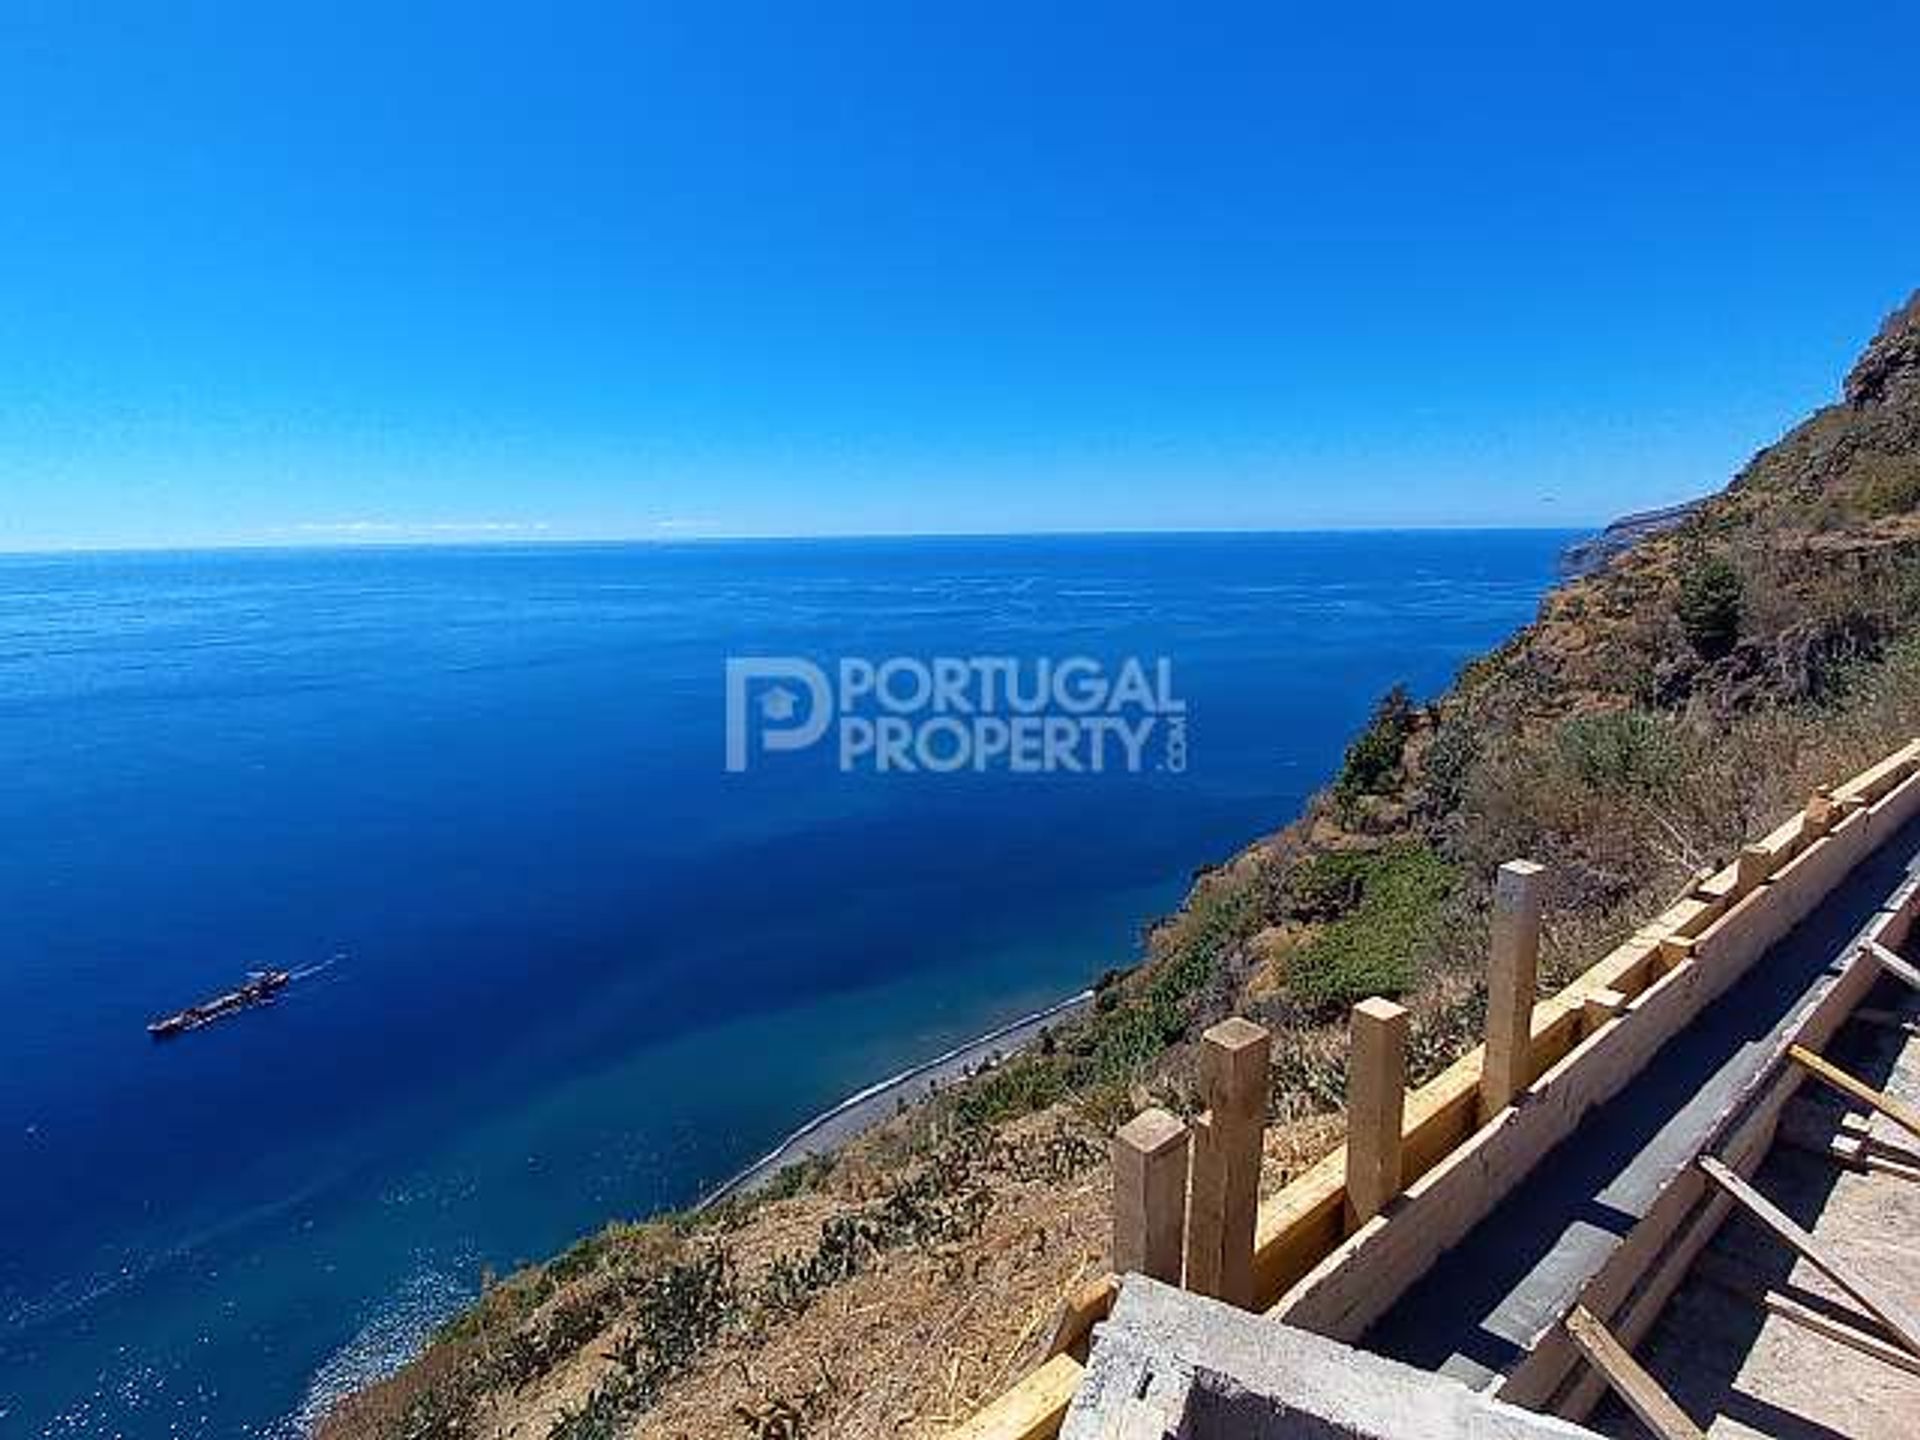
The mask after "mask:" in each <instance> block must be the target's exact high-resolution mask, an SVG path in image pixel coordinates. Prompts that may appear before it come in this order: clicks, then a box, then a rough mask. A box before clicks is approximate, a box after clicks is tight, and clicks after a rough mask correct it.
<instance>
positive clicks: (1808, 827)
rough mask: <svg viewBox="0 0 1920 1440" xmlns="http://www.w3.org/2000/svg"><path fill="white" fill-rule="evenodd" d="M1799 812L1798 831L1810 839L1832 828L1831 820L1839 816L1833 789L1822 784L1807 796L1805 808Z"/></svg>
mask: <svg viewBox="0 0 1920 1440" xmlns="http://www.w3.org/2000/svg"><path fill="white" fill-rule="evenodd" d="M1800 813H1801V819H1800V833H1801V834H1802V835H1805V836H1806V837H1807V838H1808V839H1809V840H1812V839H1816V838H1818V837H1819V836H1821V835H1824V834H1826V833H1827V832H1828V831H1829V830H1831V829H1832V828H1833V822H1834V821H1835V820H1836V819H1838V818H1839V815H1840V807H1839V806H1838V805H1836V804H1834V803H1833V791H1832V790H1831V789H1830V788H1829V787H1828V786H1825V785H1822V786H1821V787H1820V788H1819V789H1818V790H1815V791H1814V792H1813V794H1811V795H1809V796H1808V797H1807V808H1806V809H1805V810H1803V811H1801V812H1800Z"/></svg>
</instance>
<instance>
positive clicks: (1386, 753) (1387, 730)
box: [1334, 685, 1413, 802]
mask: <svg viewBox="0 0 1920 1440" xmlns="http://www.w3.org/2000/svg"><path fill="white" fill-rule="evenodd" d="M1412 731H1413V697H1412V696H1410V695H1408V694H1407V687H1406V686H1404V685H1396V686H1394V687H1393V688H1392V689H1391V690H1389V691H1388V692H1387V693H1386V694H1385V695H1383V696H1381V697H1380V703H1379V704H1378V705H1376V706H1375V707H1374V711H1373V718H1372V719H1371V720H1369V721H1368V722H1367V728H1366V729H1365V730H1363V731H1361V732H1360V735H1359V737H1358V738H1357V739H1355V740H1354V742H1353V743H1352V744H1351V745H1349V746H1348V747H1347V758H1346V763H1345V764H1344V765H1342V766H1341V767H1340V778H1339V780H1338V781H1337V782H1335V784H1334V791H1335V793H1336V794H1337V795H1338V796H1339V797H1340V799H1341V800H1342V801H1344V802H1351V801H1353V800H1355V799H1357V798H1358V797H1360V796H1362V795H1367V794H1371V793H1373V792H1374V791H1376V790H1377V789H1378V788H1379V787H1380V783H1381V782H1382V781H1384V780H1385V779H1386V778H1387V777H1388V776H1389V775H1391V774H1393V772H1394V771H1395V770H1396V769H1398V768H1399V765H1400V752H1401V751H1402V750H1403V749H1405V748H1406V743H1407V736H1408V735H1409V734H1411V733H1412Z"/></svg>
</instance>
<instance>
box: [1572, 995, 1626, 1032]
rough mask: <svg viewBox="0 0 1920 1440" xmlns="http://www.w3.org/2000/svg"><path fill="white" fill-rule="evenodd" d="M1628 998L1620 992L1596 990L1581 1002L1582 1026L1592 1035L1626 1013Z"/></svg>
mask: <svg viewBox="0 0 1920 1440" xmlns="http://www.w3.org/2000/svg"><path fill="white" fill-rule="evenodd" d="M1626 1008H1627V997H1626V996H1624V995H1622V994H1621V993H1620V992H1619V991H1618V990H1595V991H1592V992H1590V993H1589V994H1588V995H1587V997H1586V999H1585V1000H1583V1001H1582V1002H1581V1009H1580V1026H1581V1029H1582V1030H1584V1031H1585V1032H1586V1033H1587V1034H1589V1035H1591V1034H1593V1032H1594V1031H1596V1030H1598V1029H1599V1028H1600V1027H1601V1026H1602V1025H1605V1024H1606V1023H1607V1022H1608V1021H1609V1020H1612V1019H1614V1018H1615V1017H1616V1016H1619V1015H1622V1014H1624V1013H1626Z"/></svg>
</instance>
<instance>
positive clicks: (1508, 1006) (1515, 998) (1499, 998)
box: [1480, 860, 1546, 1123]
mask: <svg viewBox="0 0 1920 1440" xmlns="http://www.w3.org/2000/svg"><path fill="white" fill-rule="evenodd" d="M1545 876H1546V867H1545V866H1542V865H1536V864H1535V863H1534V862H1533V861H1531V860H1509V861H1508V862H1507V863H1506V864H1504V865H1502V866H1501V867H1500V871H1499V873H1498V874H1497V875H1495V876H1494V881H1493V947H1492V952H1491V954H1490V956H1489V958H1488V962H1487V1032H1486V1058H1485V1059H1484V1060H1483V1061H1482V1062H1481V1070H1480V1119H1481V1121H1482V1122H1483V1123H1484V1122H1485V1121H1487V1120H1490V1119H1492V1118H1493V1117H1494V1116H1495V1115H1498V1114H1499V1113H1500V1112H1501V1111H1502V1110H1504V1109H1506V1108H1507V1106H1509V1105H1511V1104H1512V1103H1513V1097H1514V1096H1515V1095H1518V1094H1519V1093H1520V1092H1521V1091H1522V1090H1524V1089H1526V1088H1527V1085H1528V1084H1529V1083H1530V1082H1531V1081H1532V1080H1533V1002H1534V989H1535V986H1536V984H1537V983H1538V977H1539V968H1540V905H1541V892H1542V891H1543V890H1544V889H1545Z"/></svg>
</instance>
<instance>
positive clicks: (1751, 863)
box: [1733, 845, 1773, 899]
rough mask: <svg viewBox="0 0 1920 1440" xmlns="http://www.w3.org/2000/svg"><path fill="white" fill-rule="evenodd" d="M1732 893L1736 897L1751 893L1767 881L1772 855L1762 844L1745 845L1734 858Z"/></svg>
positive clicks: (1771, 866) (1770, 872) (1770, 870)
mask: <svg viewBox="0 0 1920 1440" xmlns="http://www.w3.org/2000/svg"><path fill="white" fill-rule="evenodd" d="M1733 863H1734V882H1733V893H1734V897H1735V898H1736V899H1737V898H1739V897H1740V896H1742V895H1751V894H1752V893H1753V892H1754V891H1755V890H1758V889H1759V888H1760V887H1761V886H1762V885H1764V884H1766V883H1767V877H1768V876H1769V875H1771V874H1772V873H1773V855H1772V854H1771V853H1770V852H1769V851H1768V850H1767V848H1766V847H1765V846H1764V845H1745V846H1742V847H1741V850H1740V854H1739V855H1738V857H1736V858H1735V860H1734V862H1733Z"/></svg>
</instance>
